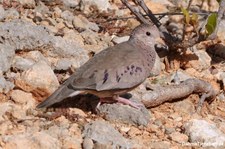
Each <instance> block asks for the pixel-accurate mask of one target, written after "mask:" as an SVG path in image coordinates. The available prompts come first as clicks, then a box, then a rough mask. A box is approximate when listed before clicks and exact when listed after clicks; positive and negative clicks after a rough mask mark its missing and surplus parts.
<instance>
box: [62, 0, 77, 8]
mask: <svg viewBox="0 0 225 149" xmlns="http://www.w3.org/2000/svg"><path fill="white" fill-rule="evenodd" d="M61 1H62V2H63V4H64V6H66V7H68V8H75V7H76V6H78V5H79V3H80V1H81V0H61Z"/></svg>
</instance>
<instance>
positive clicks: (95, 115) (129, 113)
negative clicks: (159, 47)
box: [0, 0, 225, 149]
mask: <svg viewBox="0 0 225 149" xmlns="http://www.w3.org/2000/svg"><path fill="white" fill-rule="evenodd" d="M146 2H147V5H148V6H149V7H150V8H151V9H152V10H153V12H154V13H159V12H169V11H170V10H171V9H174V8H177V7H180V6H181V5H184V6H185V5H187V4H186V3H185V1H176V0H173V1H172V0H171V1H167V0H160V1H157V0H152V1H150V0H149V1H148V0H146ZM194 3H195V6H194V7H197V5H196V4H197V3H199V1H197V0H196V1H194ZM202 8H203V9H204V10H206V11H215V10H217V9H218V4H217V3H216V2H215V1H211V3H210V4H209V3H207V2H205V3H203V7H202ZM127 16H130V11H129V10H128V9H126V8H125V7H124V6H123V5H122V3H121V2H120V0H111V1H108V0H81V1H80V0H55V1H52V0H37V1H35V0H0V148H7V149H15V148H17V149H20V148H21V149H23V148H32V149H33V148H35V149H38V148H40V149H41V148H45V149H53V148H54V149H57V148H65V149H67V148H74V149H79V148H84V149H91V148H96V149H103V148H104V149H105V148H109V149H110V148H113V149H114V148H137V149H139V148H143V149H147V148H156V149H158V148H173V149H178V148H202V147H203V148H224V147H225V97H224V89H225V87H224V84H225V67H224V61H223V60H224V58H225V57H224V53H225V48H224V45H225V36H224V35H225V34H224V33H225V30H224V28H225V27H224V26H225V22H224V21H222V23H221V27H220V30H219V32H218V37H219V39H220V40H221V42H220V43H219V44H218V43H215V44H214V43H212V42H209V43H210V44H211V45H212V46H208V47H207V44H209V43H205V44H199V45H197V46H195V47H194V49H195V50H194V51H195V53H194V54H193V53H191V51H189V53H188V52H187V53H185V54H184V55H183V56H182V55H181V56H177V57H176V56H174V57H172V59H171V61H170V67H169V68H168V67H167V66H168V64H166V63H164V62H165V60H164V58H163V57H162V58H161V60H162V64H161V65H162V72H161V75H159V76H157V77H154V78H149V79H147V80H146V82H145V83H143V84H142V85H140V86H139V87H138V88H136V89H135V90H134V91H132V92H131V94H132V95H133V97H134V98H135V99H137V100H138V99H141V98H143V96H144V95H145V94H146V93H147V87H146V86H148V85H149V84H154V85H156V86H157V85H165V84H171V80H173V78H174V76H175V72H177V73H176V76H177V75H178V76H179V78H180V79H181V80H185V79H187V78H192V77H195V78H199V79H203V80H206V81H208V82H210V83H211V84H212V85H213V87H214V88H215V90H216V91H217V94H218V95H217V97H216V99H215V100H214V101H212V102H211V104H208V103H204V105H203V108H202V111H201V113H196V105H197V103H198V100H199V95H198V94H191V95H190V96H188V97H185V98H183V99H179V100H176V101H173V102H168V103H164V104H162V105H160V106H157V107H154V108H150V109H146V108H144V107H143V108H142V109H140V110H137V109H134V108H131V107H129V106H125V105H121V104H116V103H115V104H103V105H101V106H100V108H99V111H95V106H96V104H97V102H98V99H97V98H96V97H94V96H92V95H87V96H78V97H75V98H70V99H67V100H65V101H63V103H60V104H57V105H55V106H54V107H53V108H50V109H36V108H35V107H36V105H37V104H38V103H39V102H40V101H43V100H44V99H45V98H46V97H47V96H48V95H49V94H50V93H52V92H53V91H54V90H55V89H56V88H57V87H58V86H59V84H61V83H62V82H63V81H64V80H66V79H67V78H68V77H69V76H70V75H71V74H72V73H73V72H75V71H76V69H77V68H78V67H79V66H81V65H82V64H83V63H84V62H86V61H87V60H88V59H89V58H91V57H92V56H93V55H94V54H95V53H98V52H99V51H101V50H103V49H105V48H107V47H109V46H112V45H113V44H117V43H120V42H122V41H125V40H127V39H128V38H129V32H130V30H131V29H132V28H134V27H135V26H137V25H138V24H139V23H138V22H137V21H136V20H135V19H128V20H122V19H117V20H113V21H109V19H111V20H112V18H120V17H127ZM181 18H182V17H181V16H170V17H164V18H163V19H162V20H161V21H162V22H163V23H166V22H167V25H168V27H169V28H173V27H174V26H175V27H177V28H179V27H182V24H181V25H179V22H182V21H181ZM168 21H169V23H168ZM206 47H207V48H206ZM190 55H191V56H190ZM132 99H133V98H132Z"/></svg>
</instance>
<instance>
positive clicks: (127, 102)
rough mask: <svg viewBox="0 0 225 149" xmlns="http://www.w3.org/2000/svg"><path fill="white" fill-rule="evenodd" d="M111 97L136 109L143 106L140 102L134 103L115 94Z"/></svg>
mask: <svg viewBox="0 0 225 149" xmlns="http://www.w3.org/2000/svg"><path fill="white" fill-rule="evenodd" d="M113 99H114V100H116V101H117V102H119V103H122V104H125V105H129V106H131V107H133V108H136V109H140V108H141V107H143V105H142V104H140V103H135V102H133V101H131V100H128V99H126V98H123V97H120V96H115V97H113Z"/></svg>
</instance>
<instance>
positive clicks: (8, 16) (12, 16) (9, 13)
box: [5, 8, 20, 20]
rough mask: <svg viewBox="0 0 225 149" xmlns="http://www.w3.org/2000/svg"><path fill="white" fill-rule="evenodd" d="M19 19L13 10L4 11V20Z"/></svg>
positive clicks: (17, 13) (18, 15) (16, 12)
mask: <svg viewBox="0 0 225 149" xmlns="http://www.w3.org/2000/svg"><path fill="white" fill-rule="evenodd" d="M19 17H20V14H19V12H18V11H17V10H16V9H15V8H9V9H7V10H6V11H5V20H13V19H18V18H19Z"/></svg>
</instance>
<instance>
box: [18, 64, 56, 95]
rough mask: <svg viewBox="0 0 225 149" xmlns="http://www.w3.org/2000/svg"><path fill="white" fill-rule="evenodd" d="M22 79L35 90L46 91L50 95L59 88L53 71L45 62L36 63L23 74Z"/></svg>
mask: <svg viewBox="0 0 225 149" xmlns="http://www.w3.org/2000/svg"><path fill="white" fill-rule="evenodd" d="M20 79H21V80H22V81H23V82H25V83H26V84H28V85H30V86H32V87H33V88H40V89H44V90H46V91H47V92H49V93H52V92H53V91H55V90H56V89H57V88H58V86H59V82H58V80H57V78H56V76H55V74H54V72H53V70H52V69H51V67H50V66H49V65H48V64H47V63H46V62H45V61H39V62H37V63H35V64H34V65H33V66H32V67H31V68H29V69H27V70H26V71H24V72H23V73H22V75H21V78H20Z"/></svg>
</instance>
